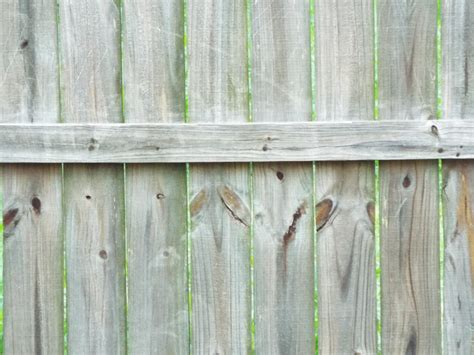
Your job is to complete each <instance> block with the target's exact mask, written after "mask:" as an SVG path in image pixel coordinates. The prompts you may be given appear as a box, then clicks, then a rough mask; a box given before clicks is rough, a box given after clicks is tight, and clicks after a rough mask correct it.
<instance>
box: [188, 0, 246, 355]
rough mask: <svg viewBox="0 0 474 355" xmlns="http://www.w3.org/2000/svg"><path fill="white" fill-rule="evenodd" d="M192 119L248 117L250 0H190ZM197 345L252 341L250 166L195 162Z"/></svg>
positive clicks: (222, 347) (232, 348) (233, 348)
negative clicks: (246, 0) (248, 17)
mask: <svg viewBox="0 0 474 355" xmlns="http://www.w3.org/2000/svg"><path fill="white" fill-rule="evenodd" d="M188 10H189V13H188V35H189V37H188V50H189V57H188V63H189V66H188V68H189V79H188V80H189V119H190V121H191V122H221V121H222V120H224V119H225V120H226V122H245V121H246V120H247V117H248V99H247V97H248V85H247V65H246V63H247V47H246V9H245V2H244V1H223V0H204V1H203V0H188ZM190 175H191V182H190V199H191V202H190V213H191V218H192V221H191V223H192V224H191V228H192V231H191V245H192V250H191V253H192V281H193V282H192V310H193V314H192V319H191V322H192V347H193V351H194V352H195V353H219V354H222V353H229V352H232V353H236V354H237V353H246V352H247V350H248V349H249V347H250V292H249V291H250V287H249V286H250V255H249V254H250V253H249V251H250V244H249V224H250V210H249V189H248V186H249V184H248V165H246V164H221V165H192V166H191V172H190Z"/></svg>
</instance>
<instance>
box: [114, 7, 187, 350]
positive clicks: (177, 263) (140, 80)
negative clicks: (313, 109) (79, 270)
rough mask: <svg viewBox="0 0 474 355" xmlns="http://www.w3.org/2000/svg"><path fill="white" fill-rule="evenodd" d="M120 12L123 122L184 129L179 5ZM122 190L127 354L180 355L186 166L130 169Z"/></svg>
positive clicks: (183, 310)
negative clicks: (123, 191) (126, 277)
mask: <svg viewBox="0 0 474 355" xmlns="http://www.w3.org/2000/svg"><path fill="white" fill-rule="evenodd" d="M123 6H124V9H123V16H124V22H123V32H124V47H123V54H124V72H123V78H124V93H125V96H124V101H125V102H124V107H125V122H130V123H137V122H151V123H153V122H156V123H158V122H170V123H172V122H174V123H178V122H183V121H184V46H183V32H184V23H183V22H184V12H183V2H182V1H168V0H162V1H154V0H131V1H125V2H123ZM126 184H127V186H126V194H127V195H126V214H127V218H126V221H127V236H128V239H127V243H128V244H127V245H128V250H127V252H128V313H127V315H128V316H127V320H128V348H129V353H131V354H184V353H187V352H188V350H189V345H188V343H189V329H188V298H187V292H186V290H187V270H186V265H187V264H186V260H187V241H186V170H185V166H184V165H154V164H142V165H139V164H129V165H127V167H126Z"/></svg>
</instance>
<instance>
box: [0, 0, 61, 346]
mask: <svg viewBox="0 0 474 355" xmlns="http://www.w3.org/2000/svg"><path fill="white" fill-rule="evenodd" d="M55 5H56V2H55V1H42V2H34V3H33V2H29V1H2V2H1V5H0V7H1V11H0V122H1V123H5V122H16V123H46V122H50V123H51V122H57V121H58V118H59V114H58V109H59V104H58V92H59V88H58V80H57V78H58V76H57V75H58V73H57V45H56V12H55ZM2 181H3V186H2V190H3V199H4V201H3V206H4V212H3V224H4V239H3V243H4V249H3V252H4V274H3V282H4V293H3V297H4V303H3V309H4V323H3V326H4V334H3V340H4V352H5V354H35V353H38V354H39V353H45V354H62V353H63V348H64V340H63V339H64V337H63V272H62V264H63V262H62V260H63V247H62V236H61V220H62V209H61V167H60V165H42V166H40V165H21V166H20V165H4V166H2Z"/></svg>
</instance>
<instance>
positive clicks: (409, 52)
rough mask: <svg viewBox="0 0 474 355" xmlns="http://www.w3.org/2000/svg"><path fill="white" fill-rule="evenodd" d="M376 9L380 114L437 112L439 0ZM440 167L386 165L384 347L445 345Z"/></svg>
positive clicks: (427, 350) (405, 116)
mask: <svg viewBox="0 0 474 355" xmlns="http://www.w3.org/2000/svg"><path fill="white" fill-rule="evenodd" d="M378 9H379V13H378V24H377V26H378V33H379V54H378V55H379V104H380V117H381V119H392V120H413V119H421V120H426V119H434V118H435V117H436V75H435V74H436V16H437V4H436V1H434V0H433V1H424V0H415V1H405V0H396V1H394V0H382V1H380V2H379V7H378ZM414 158H415V157H413V159H414ZM437 167H438V164H437V162H436V161H431V162H420V161H407V162H397V163H388V162H382V163H381V165H380V186H381V195H380V201H381V219H382V225H381V267H382V280H381V284H382V351H383V352H384V353H388V354H394V353H395V354H398V353H418V354H436V353H440V351H441V349H440V344H441V341H440V340H441V336H440V310H441V308H440V294H439V286H440V284H439V243H438V242H439V235H438V233H439V228H438V225H439V223H438V217H439V215H438V198H437V197H438V179H437V176H438V168H437Z"/></svg>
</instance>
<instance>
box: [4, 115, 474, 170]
mask: <svg viewBox="0 0 474 355" xmlns="http://www.w3.org/2000/svg"><path fill="white" fill-rule="evenodd" d="M473 158H474V121H469V120H444V121H421V122H420V121H369V122H308V123H258V124H257V123H248V124H0V163H183V162H193V163H194V162H250V161H255V162H263V161H344V160H412V159H417V160H418V159H473Z"/></svg>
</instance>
